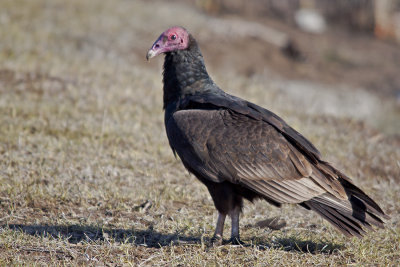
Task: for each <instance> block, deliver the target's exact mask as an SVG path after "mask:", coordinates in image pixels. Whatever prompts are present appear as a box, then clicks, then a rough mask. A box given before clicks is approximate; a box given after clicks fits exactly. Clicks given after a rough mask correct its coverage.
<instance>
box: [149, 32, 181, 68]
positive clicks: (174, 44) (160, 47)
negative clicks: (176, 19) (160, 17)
mask: <svg viewBox="0 0 400 267" xmlns="http://www.w3.org/2000/svg"><path fill="white" fill-rule="evenodd" d="M188 44H189V33H188V31H187V30H186V29H185V28H183V27H179V26H176V27H172V28H169V29H168V30H166V31H165V32H163V33H162V34H161V35H160V37H158V39H157V41H155V42H154V44H153V46H152V47H151V48H150V50H149V51H148V52H147V55H146V58H147V60H149V59H150V58H152V57H155V56H157V55H159V54H161V53H167V52H172V51H176V50H183V49H186V48H187V47H188Z"/></svg>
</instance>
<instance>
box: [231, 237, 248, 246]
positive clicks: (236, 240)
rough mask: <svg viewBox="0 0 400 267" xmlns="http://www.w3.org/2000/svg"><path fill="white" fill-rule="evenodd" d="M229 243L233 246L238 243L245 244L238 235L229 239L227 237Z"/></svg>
mask: <svg viewBox="0 0 400 267" xmlns="http://www.w3.org/2000/svg"><path fill="white" fill-rule="evenodd" d="M229 243H231V244H232V245H235V246H238V245H240V246H243V245H245V244H246V243H244V242H243V241H242V240H240V238H239V237H232V238H231V239H229Z"/></svg>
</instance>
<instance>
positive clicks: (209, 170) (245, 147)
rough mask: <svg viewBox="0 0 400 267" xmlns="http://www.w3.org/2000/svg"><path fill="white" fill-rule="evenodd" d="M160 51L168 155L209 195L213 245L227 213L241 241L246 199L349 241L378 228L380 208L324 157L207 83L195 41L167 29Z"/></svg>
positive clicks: (267, 114) (276, 120)
mask: <svg viewBox="0 0 400 267" xmlns="http://www.w3.org/2000/svg"><path fill="white" fill-rule="evenodd" d="M161 53H163V54H165V61H164V72H163V83H164V96H163V101H164V110H165V117H164V121H165V128H166V132H167V136H168V140H169V144H170V146H171V148H172V151H173V153H174V154H175V156H176V154H178V155H179V157H180V159H181V161H182V163H183V165H184V166H185V167H186V168H187V169H188V170H189V172H191V173H192V174H194V175H195V176H196V177H197V178H198V179H199V180H200V181H201V182H202V183H204V184H205V186H206V187H207V188H208V191H209V192H210V194H211V197H212V199H213V201H214V205H215V207H216V209H217V210H218V213H219V214H218V220H217V225H216V229H215V233H214V236H213V238H212V242H214V243H217V244H219V243H221V242H222V233H223V227H224V222H225V217H226V215H229V216H230V217H231V219H232V233H231V239H230V241H231V242H232V243H233V244H240V243H241V241H240V238H239V215H240V212H241V210H242V207H243V198H245V199H247V200H249V201H253V200H254V199H264V200H266V201H267V202H269V203H271V204H273V205H275V206H278V207H279V206H281V204H285V203H296V204H299V205H300V206H302V207H304V208H306V209H309V210H313V211H315V212H317V213H318V214H319V215H321V216H322V217H323V218H325V219H326V220H327V221H329V222H330V223H331V224H332V225H333V226H335V227H336V228H337V229H339V230H340V231H341V232H342V233H343V234H345V235H346V236H357V237H362V235H363V234H364V233H365V231H364V228H369V229H371V228H372V226H376V227H379V228H383V221H382V219H381V218H382V217H383V218H385V219H387V218H389V217H388V216H387V215H385V213H384V212H383V211H382V209H381V208H380V207H379V206H378V204H376V203H375V201H374V200H372V199H371V198H370V197H369V196H367V195H366V194H365V193H364V192H363V191H362V190H361V189H359V188H358V187H356V186H355V185H354V184H353V183H352V181H351V179H350V178H349V177H347V176H346V175H345V174H343V173H342V172H340V171H339V170H337V169H336V168H334V167H333V166H332V165H331V164H330V163H328V162H326V161H323V160H322V159H321V155H320V152H319V151H318V150H317V149H316V148H315V147H314V145H313V144H312V143H311V142H310V141H308V140H307V139H306V138H305V137H304V136H302V135H301V134H300V133H298V132H297V131H296V130H294V129H293V128H291V127H290V126H289V125H288V124H286V123H285V121H283V120H282V119H281V118H280V117H278V116H277V115H275V114H274V113H272V112H271V111H269V110H267V109H264V108H262V107H260V106H257V105H256V104H253V103H251V102H248V101H246V100H243V99H241V98H238V97H236V96H232V95H229V94H227V93H225V92H224V91H222V90H221V89H220V88H219V87H218V86H217V85H216V84H215V83H214V82H213V80H212V79H211V78H210V76H209V75H208V73H207V70H206V67H205V65H204V60H203V56H202V54H201V52H200V49H199V47H198V44H197V42H196V40H195V39H194V38H193V36H192V35H191V34H190V33H189V32H188V31H187V30H186V29H184V28H183V27H172V28H170V29H168V30H166V31H165V32H164V33H162V34H161V35H160V37H159V38H158V39H157V40H156V41H155V43H154V44H153V46H152V47H151V49H150V50H149V51H148V53H147V55H146V58H147V60H149V59H150V58H152V57H155V56H157V55H159V54H161Z"/></svg>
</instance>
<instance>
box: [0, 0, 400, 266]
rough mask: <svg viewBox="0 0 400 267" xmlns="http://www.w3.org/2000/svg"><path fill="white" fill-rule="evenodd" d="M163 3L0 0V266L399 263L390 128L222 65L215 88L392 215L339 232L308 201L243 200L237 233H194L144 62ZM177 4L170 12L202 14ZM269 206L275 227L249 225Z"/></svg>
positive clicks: (202, 224)
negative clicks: (359, 229) (314, 105)
mask: <svg viewBox="0 0 400 267" xmlns="http://www.w3.org/2000/svg"><path fill="white" fill-rule="evenodd" d="M66 3H68V4H66ZM171 5H173V7H172V8H171V9H168V7H167V5H166V4H164V3H163V2H162V3H160V2H146V3H144V2H140V1H95V0H92V1H79V0H73V1H68V2H66V1H61V0H59V1H44V0H37V1H13V0H6V1H1V3H0V36H2V37H1V41H0V95H1V97H0V114H1V116H0V265H4V266H10V265H50V266H55V265H70V264H73V265H93V266H101V265H111V266H114V265H119V266H120V265H169V266H173V265H184V266H185V265H195V266H196V265H201V266H203V265H207V266H209V265H211V266H213V265H229V266H231V265H232V266H235V265H237V266H241V265H247V266H265V265H285V266H286V265H303V266H307V265H311V264H317V265H344V264H352V265H365V264H368V265H399V264H400V255H399V249H400V246H399V244H400V225H399V223H398V222H399V219H400V216H399V209H400V188H399V186H398V184H399V181H400V179H399V173H400V149H399V146H400V140H399V138H398V137H394V136H387V135H385V134H384V133H381V132H379V131H378V130H373V129H371V128H370V127H369V126H367V125H366V124H365V123H363V122H362V121H356V120H354V119H352V118H346V117H338V116H334V115H326V114H317V113H312V112H311V113H310V112H309V111H308V109H307V106H309V104H310V103H308V102H306V101H307V100H306V99H305V100H304V101H305V102H304V105H303V106H301V105H296V110H295V109H294V107H291V106H290V104H291V103H298V102H296V101H298V100H296V101H294V100H293V99H292V100H291V99H290V97H289V96H288V94H287V93H286V92H285V91H282V90H281V89H280V88H279V87H278V86H273V85H268V83H265V81H266V80H265V79H264V78H262V77H258V78H253V79H244V78H241V77H236V76H235V75H233V74H232V75H229V74H224V73H223V72H222V71H220V72H218V71H217V72H215V74H214V76H215V78H216V80H217V82H218V83H220V84H221V86H222V87H223V88H229V92H232V93H234V94H238V95H241V96H243V97H246V98H248V99H250V100H252V101H255V102H257V103H259V104H261V105H263V106H266V107H269V108H270V109H271V110H274V111H276V112H277V113H278V114H281V115H282V116H283V117H285V118H286V119H287V120H288V121H289V122H290V123H291V124H292V125H293V126H294V127H295V128H297V129H298V130H300V131H301V132H303V133H304V134H305V135H306V136H307V137H309V138H310V139H311V140H312V141H313V142H314V143H316V144H317V145H318V147H319V148H320V149H321V151H322V152H323V154H324V155H326V158H327V159H328V160H331V161H333V162H335V163H336V165H337V166H339V167H340V168H341V169H342V170H345V171H346V173H348V174H349V175H350V176H352V177H353V178H354V180H356V183H357V184H358V185H360V186H361V187H362V188H363V189H365V191H366V192H368V193H369V194H370V195H371V196H373V197H374V199H376V200H377V201H378V202H379V203H381V204H382V206H383V208H384V209H385V210H386V211H388V213H389V214H390V215H391V216H392V219H391V220H390V221H388V223H387V227H386V229H384V230H379V231H377V232H372V233H370V234H368V235H367V236H366V237H365V238H364V239H362V240H358V239H348V238H345V237H343V236H342V235H340V234H338V233H337V232H336V231H335V230H333V229H332V227H330V226H328V225H327V224H326V223H325V222H324V221H322V219H320V218H318V217H316V216H315V214H314V213H310V212H306V211H304V210H303V209H301V208H297V207H292V206H285V207H283V208H282V209H276V208H273V207H271V206H269V205H268V204H266V203H264V202H257V203H255V205H247V206H246V208H245V211H244V215H243V217H242V221H241V228H242V238H243V240H244V241H245V242H246V243H247V244H248V245H246V246H244V247H234V246H230V245H225V246H221V247H216V248H213V247H209V246H208V245H207V242H208V240H209V238H210V236H211V235H212V232H213V228H214V221H215V219H216V218H215V212H214V207H213V204H212V201H211V199H210V197H209V196H208V193H207V191H206V189H205V188H204V187H203V186H202V185H201V184H200V183H199V182H197V181H196V179H195V178H194V177H193V176H190V175H189V174H188V173H187V171H185V170H184V168H183V167H182V166H181V164H180V162H179V161H178V160H176V159H175V158H174V157H173V155H172V153H171V151H170V148H169V146H168V144H167V140H166V137H165V133H164V128H163V121H162V119H163V113H162V109H161V77H160V68H161V67H160V65H161V64H160V63H161V60H162V59H158V60H155V61H154V62H152V63H151V64H145V62H144V55H145V52H146V48H148V47H149V46H150V45H151V43H152V41H153V39H155V38H156V37H157V35H158V34H159V32H160V30H162V29H164V28H165V19H166V18H168V17H171V16H175V17H176V14H180V12H182V10H184V11H185V12H189V11H190V8H189V7H185V6H183V7H181V6H178V5H174V4H171ZM171 10H172V11H171ZM190 12H191V13H189V15H186V17H185V16H183V17H182V18H179V19H178V20H177V22H178V23H180V24H182V23H183V22H184V20H189V19H188V18H190V22H188V23H189V26H190V25H195V24H196V22H198V23H201V22H202V21H204V15H203V14H200V13H198V12H196V11H193V10H192V11H190ZM143 21H147V22H149V23H148V24H144V23H143ZM150 21H151V23H150ZM168 22H171V21H170V20H168ZM178 23H176V24H178ZM170 24H175V23H172V22H171V23H170ZM189 26H188V27H189ZM199 27H200V26H197V28H199ZM194 28H195V29H196V27H194ZM226 75H228V76H226ZM266 87H267V88H266ZM242 88H247V90H245V91H243V90H242ZM266 89H268V90H266ZM284 99H286V101H287V102H284V101H285V100H284ZM291 101H292V102H291ZM274 216H279V217H280V218H282V219H284V220H285V221H286V222H287V227H286V228H284V229H282V230H280V231H272V230H269V229H263V228H258V227H253V225H254V224H256V223H257V221H260V220H263V219H265V218H268V217H274ZM228 231H229V228H228V229H226V235H228Z"/></svg>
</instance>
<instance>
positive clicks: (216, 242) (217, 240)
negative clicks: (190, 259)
mask: <svg viewBox="0 0 400 267" xmlns="http://www.w3.org/2000/svg"><path fill="white" fill-rule="evenodd" d="M222 241H223V240H222V236H220V235H214V236H213V237H212V238H211V245H212V246H221V245H222Z"/></svg>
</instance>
